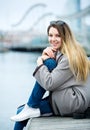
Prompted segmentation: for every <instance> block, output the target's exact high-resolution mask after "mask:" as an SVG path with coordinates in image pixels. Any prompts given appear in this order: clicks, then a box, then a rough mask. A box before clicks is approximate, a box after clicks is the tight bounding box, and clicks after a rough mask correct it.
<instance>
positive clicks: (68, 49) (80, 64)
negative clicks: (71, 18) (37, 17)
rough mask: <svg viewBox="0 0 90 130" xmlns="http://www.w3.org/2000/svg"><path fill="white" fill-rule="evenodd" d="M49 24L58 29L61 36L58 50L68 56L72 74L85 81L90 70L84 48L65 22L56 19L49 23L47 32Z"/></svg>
mask: <svg viewBox="0 0 90 130" xmlns="http://www.w3.org/2000/svg"><path fill="white" fill-rule="evenodd" d="M51 26H53V27H55V28H56V29H57V30H58V32H59V34H60V36H61V38H62V47H61V50H60V51H61V52H62V53H63V54H65V55H66V56H67V57H68V60H69V66H70V69H71V71H72V72H73V74H74V76H75V77H76V79H77V80H79V81H86V79H87V76H88V74H89V72H90V61H89V59H88V57H87V55H86V52H85V50H84V49H83V47H82V46H81V45H80V44H79V43H78V42H77V40H76V39H75V37H74V35H73V33H72V32H71V30H70V28H69V26H68V25H67V24H66V23H65V22H63V24H60V21H56V23H53V24H50V26H49V27H48V30H47V32H49V29H50V27H51Z"/></svg>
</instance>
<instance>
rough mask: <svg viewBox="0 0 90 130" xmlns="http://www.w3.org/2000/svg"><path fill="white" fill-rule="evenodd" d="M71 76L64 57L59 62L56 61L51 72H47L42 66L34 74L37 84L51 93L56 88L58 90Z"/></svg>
mask: <svg viewBox="0 0 90 130" xmlns="http://www.w3.org/2000/svg"><path fill="white" fill-rule="evenodd" d="M72 75H73V74H72V72H71V70H70V68H69V64H68V60H67V58H65V57H63V58H62V60H61V61H58V65H57V67H56V68H55V69H54V70H53V71H52V72H49V71H48V69H47V67H46V66H45V65H42V66H41V67H39V69H37V71H35V72H34V76H35V78H36V80H37V81H38V83H39V84H40V85H41V86H42V87H43V88H44V89H46V90H49V91H53V90H55V89H57V88H58V87H59V88H60V86H62V85H63V84H64V83H65V82H66V81H67V80H68V79H69V78H70V77H72Z"/></svg>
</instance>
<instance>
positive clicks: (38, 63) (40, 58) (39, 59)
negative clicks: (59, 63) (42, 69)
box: [37, 56, 43, 66]
mask: <svg viewBox="0 0 90 130" xmlns="http://www.w3.org/2000/svg"><path fill="white" fill-rule="evenodd" d="M41 64H43V59H42V56H40V57H38V59H37V66H39V65H41Z"/></svg>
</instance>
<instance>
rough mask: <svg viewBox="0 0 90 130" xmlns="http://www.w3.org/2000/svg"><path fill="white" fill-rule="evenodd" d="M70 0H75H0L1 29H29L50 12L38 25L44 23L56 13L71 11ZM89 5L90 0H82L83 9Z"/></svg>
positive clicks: (60, 14) (59, 14)
mask: <svg viewBox="0 0 90 130" xmlns="http://www.w3.org/2000/svg"><path fill="white" fill-rule="evenodd" d="M69 1H70V2H72V1H75V0H62V1H61V0H0V30H5V31H7V30H20V29H21V30H28V29H30V28H31V27H32V25H34V23H36V22H37V20H38V19H39V18H41V17H42V16H44V15H45V14H48V15H47V17H45V18H43V20H41V21H40V23H38V25H41V24H44V22H47V21H50V20H52V19H55V16H56V15H58V16H62V15H64V14H67V12H69V13H70V11H68V10H69V8H68V7H69V5H68V4H69ZM38 3H39V4H40V5H39V6H36V7H35V8H33V9H32V10H31V11H29V12H28V14H27V15H26V17H25V18H24V20H22V22H21V23H19V22H20V20H21V19H22V17H23V16H24V14H25V13H26V12H27V10H28V9H29V8H31V7H33V6H34V5H37V4H38ZM88 5H90V0H81V8H82V9H83V8H85V7H86V6H88Z"/></svg>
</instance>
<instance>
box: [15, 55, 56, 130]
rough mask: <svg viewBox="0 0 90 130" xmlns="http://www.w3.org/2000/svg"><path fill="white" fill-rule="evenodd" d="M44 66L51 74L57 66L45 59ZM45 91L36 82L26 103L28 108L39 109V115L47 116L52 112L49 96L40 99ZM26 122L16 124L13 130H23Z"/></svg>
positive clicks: (54, 62)
mask: <svg viewBox="0 0 90 130" xmlns="http://www.w3.org/2000/svg"><path fill="white" fill-rule="evenodd" d="M44 65H46V66H47V68H48V70H49V71H50V72H51V71H52V70H53V69H54V68H55V67H56V65H57V63H56V61H55V60H54V59H51V58H49V59H47V60H45V61H44ZM45 92H46V90H45V89H44V88H42V87H41V86H40V84H39V83H38V82H37V81H36V82H35V85H34V88H33V90H32V93H31V95H30V97H29V100H28V102H27V104H28V106H30V107H33V108H39V109H40V112H41V115H42V114H47V113H53V110H52V108H51V105H50V102H49V96H48V97H46V98H44V99H42V97H43V95H44V94H45ZM23 107H24V106H21V107H19V108H18V110H17V114H18V113H19V112H21V111H22V109H23ZM27 121H28V119H27V120H25V121H21V122H16V123H15V126H14V130H23V128H24V127H25V126H26V124H27Z"/></svg>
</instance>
